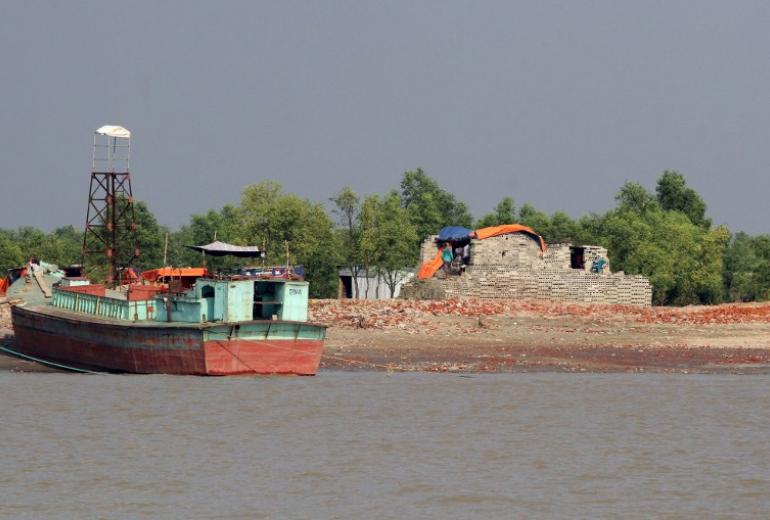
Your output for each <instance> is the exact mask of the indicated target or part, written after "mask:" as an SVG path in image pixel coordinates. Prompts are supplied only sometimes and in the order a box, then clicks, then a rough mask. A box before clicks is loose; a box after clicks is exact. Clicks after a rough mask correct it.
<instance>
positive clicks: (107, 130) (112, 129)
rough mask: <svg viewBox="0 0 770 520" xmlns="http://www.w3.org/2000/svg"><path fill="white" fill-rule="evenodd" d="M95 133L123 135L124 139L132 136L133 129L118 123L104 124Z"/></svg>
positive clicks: (112, 135)
mask: <svg viewBox="0 0 770 520" xmlns="http://www.w3.org/2000/svg"><path fill="white" fill-rule="evenodd" d="M95 133H97V134H99V135H106V136H109V137H121V138H123V139H130V138H131V131H129V130H128V129H127V128H123V127H122V126H118V125H104V126H102V127H99V128H98V129H97V130H96V132H95Z"/></svg>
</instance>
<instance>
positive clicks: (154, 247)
mask: <svg viewBox="0 0 770 520" xmlns="http://www.w3.org/2000/svg"><path fill="white" fill-rule="evenodd" d="M134 214H135V216H136V235H137V237H138V240H139V248H140V254H139V257H138V258H137V259H135V260H134V267H136V268H138V269H139V270H145V269H154V268H157V267H161V266H163V249H164V245H165V236H166V231H167V230H166V228H161V226H159V225H158V221H157V219H156V218H155V215H153V214H152V212H151V211H150V209H149V208H148V207H147V204H145V203H144V202H141V201H140V202H136V203H134ZM123 247H124V248H129V247H131V248H133V244H125V245H123Z"/></svg>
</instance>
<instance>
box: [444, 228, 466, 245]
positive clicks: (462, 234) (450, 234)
mask: <svg viewBox="0 0 770 520" xmlns="http://www.w3.org/2000/svg"><path fill="white" fill-rule="evenodd" d="M470 232H471V230H470V229H468V228H464V227H462V226H447V227H445V228H443V229H442V230H441V231H439V232H438V238H437V240H438V241H439V242H451V241H453V240H462V239H464V238H468V235H469V234H470Z"/></svg>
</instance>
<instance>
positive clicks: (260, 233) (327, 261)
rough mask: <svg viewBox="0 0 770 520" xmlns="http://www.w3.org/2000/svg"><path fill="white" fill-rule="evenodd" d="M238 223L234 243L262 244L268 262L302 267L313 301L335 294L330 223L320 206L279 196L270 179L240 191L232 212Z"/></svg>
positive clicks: (336, 260)
mask: <svg viewBox="0 0 770 520" xmlns="http://www.w3.org/2000/svg"><path fill="white" fill-rule="evenodd" d="M238 220H239V222H240V225H239V226H238V227H237V228H236V230H235V239H236V240H240V241H243V242H244V243H251V244H263V245H264V247H265V249H266V251H267V259H268V261H269V262H272V263H276V264H285V263H286V262H287V258H286V247H287V246H288V247H289V251H290V255H289V258H288V262H290V263H297V264H302V265H304V266H305V268H306V272H307V280H308V281H309V282H310V284H311V286H310V287H311V289H310V290H311V295H312V296H313V297H321V296H325V297H329V296H333V295H335V294H336V290H337V286H338V283H339V278H338V275H337V272H336V266H337V265H338V264H339V260H340V259H339V256H338V251H339V244H338V242H337V238H338V237H337V236H336V235H335V233H334V228H333V224H332V221H331V219H329V217H328V216H327V214H326V212H325V211H324V208H323V206H322V205H321V204H318V203H314V202H311V201H309V200H307V199H301V198H299V197H298V196H296V195H293V194H286V193H283V188H282V186H281V185H280V184H279V183H277V182H275V181H265V182H262V183H259V184H252V185H250V186H247V187H246V188H244V190H243V196H242V197H241V204H240V206H239V208H238Z"/></svg>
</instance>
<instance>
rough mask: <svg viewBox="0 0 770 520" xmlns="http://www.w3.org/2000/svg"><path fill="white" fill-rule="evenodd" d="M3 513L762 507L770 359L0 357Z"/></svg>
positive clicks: (513, 513)
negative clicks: (455, 370)
mask: <svg viewBox="0 0 770 520" xmlns="http://www.w3.org/2000/svg"><path fill="white" fill-rule="evenodd" d="M0 392H1V393H2V401H0V412H1V413H0V438H1V439H2V442H0V457H1V458H0V460H2V465H0V518H22V519H25V518H29V519H33V518H34V519H37V518H201V519H203V518H244V519H245V518H249V519H251V518H308V519H311V518H312V519H326V518H328V519H331V518H483V519H490V518H501V519H503V518H506V519H507V518H653V517H654V518H693V517H703V518H768V517H770V491H769V490H770V441H769V440H768V431H770V376H767V375H751V376H737V375H693V374H690V375H683V374H555V373H532V374H474V375H456V374H426V373H421V374H414V373H395V374H386V373H382V372H338V371H331V370H328V371H322V372H320V373H319V374H318V376H316V377H304V378H302V377H294V378H291V377H290V378H281V377H257V378H251V377H249V378H245V377H244V378H238V377H236V378H196V377H173V376H128V375H123V376H121V375H78V374H66V373H14V372H9V371H0Z"/></svg>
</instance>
